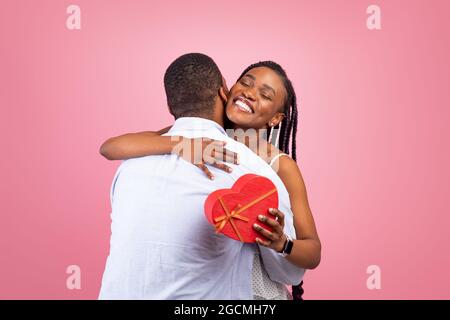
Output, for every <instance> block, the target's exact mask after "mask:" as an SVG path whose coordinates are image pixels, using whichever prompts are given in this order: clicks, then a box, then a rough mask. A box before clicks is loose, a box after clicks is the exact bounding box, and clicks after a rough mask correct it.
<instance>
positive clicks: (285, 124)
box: [238, 61, 298, 161]
mask: <svg viewBox="0 0 450 320" xmlns="http://www.w3.org/2000/svg"><path fill="white" fill-rule="evenodd" d="M258 67H266V68H269V69H272V70H273V71H275V72H276V73H277V74H278V75H279V76H280V77H281V79H282V81H283V84H284V87H285V88H286V92H287V98H286V101H285V104H284V108H283V112H284V114H285V115H286V116H285V118H284V119H283V120H282V121H281V122H280V123H279V124H278V125H277V128H278V129H279V128H280V126H281V131H280V140H279V149H280V150H281V151H283V152H284V153H286V154H291V157H292V159H294V161H297V154H296V152H297V147H296V143H297V139H296V134H297V122H298V109H297V96H296V94H295V91H294V87H293V86H292V83H291V80H289V78H288V76H287V74H286V72H285V71H284V69H283V68H282V67H281V66H280V65H279V64H278V63H276V62H273V61H261V62H258V63H255V64H252V65H251V66H249V67H248V68H247V69H245V70H244V72H242V74H241V75H240V77H239V79H241V78H242V77H243V76H244V75H245V74H246V73H247V72H248V71H249V70H251V69H254V68H258ZM239 79H238V80H239ZM273 129H275V128H269V131H268V134H267V137H269V136H270V132H271V131H272V130H273ZM291 136H292V143H291V147H292V148H291V150H292V153H290V152H289V140H290V138H291ZM269 142H270V141H269Z"/></svg>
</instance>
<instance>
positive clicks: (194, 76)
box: [164, 53, 222, 119]
mask: <svg viewBox="0 0 450 320" xmlns="http://www.w3.org/2000/svg"><path fill="white" fill-rule="evenodd" d="M221 86H222V74H221V73H220V70H219V68H218V67H217V65H216V63H215V62H214V60H213V59H211V58H210V57H208V56H207V55H204V54H201V53H188V54H185V55H182V56H181V57H179V58H177V59H176V60H175V61H174V62H172V63H171V65H170V66H169V67H168V68H167V70H166V73H165V75H164V88H165V89H166V95H167V104H168V106H169V110H170V113H171V114H172V115H173V116H174V117H175V119H178V118H180V117H211V116H212V115H213V113H214V110H213V107H214V103H215V98H216V97H217V95H218V92H219V89H220V87H221Z"/></svg>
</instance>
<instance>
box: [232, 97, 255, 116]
mask: <svg viewBox="0 0 450 320" xmlns="http://www.w3.org/2000/svg"><path fill="white" fill-rule="evenodd" d="M236 105H237V106H238V108H239V109H240V110H242V111H245V112H248V113H253V111H252V109H250V107H249V106H247V105H246V104H245V103H244V102H242V101H240V100H237V101H236Z"/></svg>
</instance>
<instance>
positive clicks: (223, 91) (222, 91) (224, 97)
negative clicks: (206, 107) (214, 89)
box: [219, 87, 228, 104]
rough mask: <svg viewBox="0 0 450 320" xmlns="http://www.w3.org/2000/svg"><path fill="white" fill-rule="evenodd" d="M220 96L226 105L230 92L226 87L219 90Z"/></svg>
mask: <svg viewBox="0 0 450 320" xmlns="http://www.w3.org/2000/svg"><path fill="white" fill-rule="evenodd" d="M219 96H220V98H221V99H222V100H223V103H224V104H226V103H227V102H228V90H227V89H226V88H224V87H220V88H219Z"/></svg>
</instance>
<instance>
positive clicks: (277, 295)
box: [252, 153, 292, 300]
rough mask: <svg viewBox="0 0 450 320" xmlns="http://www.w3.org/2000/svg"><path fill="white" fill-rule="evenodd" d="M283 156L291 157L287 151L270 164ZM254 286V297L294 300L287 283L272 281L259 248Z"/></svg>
mask: <svg viewBox="0 0 450 320" xmlns="http://www.w3.org/2000/svg"><path fill="white" fill-rule="evenodd" d="M281 156H288V157H289V155H288V154H286V153H280V154H277V155H276V156H275V157H273V158H272V160H271V161H270V163H269V165H270V166H271V167H272V165H273V164H274V163H275V161H276V160H277V159H278V158H279V157H281ZM258 249H259V248H258ZM252 287H253V299H255V300H292V294H291V292H290V291H289V289H288V287H287V286H286V285H284V284H282V283H279V282H275V281H272V280H271V279H270V278H269V275H268V274H267V272H266V270H265V269H264V265H263V262H262V260H261V256H260V254H259V250H258V251H257V252H256V253H255V255H254V258H253V271H252Z"/></svg>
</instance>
